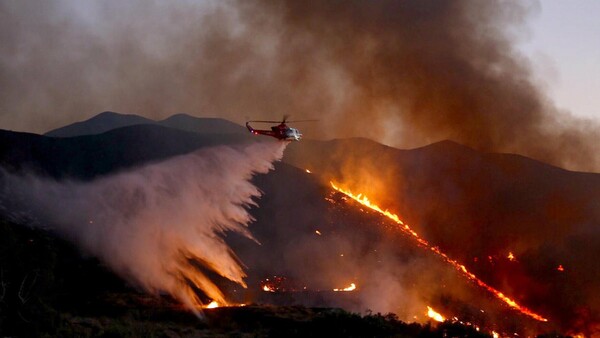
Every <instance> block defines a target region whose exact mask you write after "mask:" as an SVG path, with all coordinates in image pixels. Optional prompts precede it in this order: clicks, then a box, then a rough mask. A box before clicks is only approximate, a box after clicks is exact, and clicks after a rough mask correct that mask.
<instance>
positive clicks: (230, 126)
mask: <svg viewBox="0 0 600 338" xmlns="http://www.w3.org/2000/svg"><path fill="white" fill-rule="evenodd" d="M158 124H159V125H161V126H164V127H170V128H174V129H180V130H185V131H192V132H195V133H201V134H205V133H206V134H211V133H212V134H215V133H223V134H233V133H247V132H248V131H247V130H246V128H244V127H242V126H240V125H238V124H235V123H233V122H230V121H227V120H225V119H221V118H206V117H204V118H198V117H194V116H190V115H187V114H176V115H173V116H171V117H169V118H167V119H164V120H162V121H159V122H158Z"/></svg>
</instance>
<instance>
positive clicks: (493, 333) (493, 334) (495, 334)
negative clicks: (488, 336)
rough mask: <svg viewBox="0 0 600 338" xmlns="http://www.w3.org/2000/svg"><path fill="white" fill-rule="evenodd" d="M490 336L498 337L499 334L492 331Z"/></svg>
mask: <svg viewBox="0 0 600 338" xmlns="http://www.w3.org/2000/svg"><path fill="white" fill-rule="evenodd" d="M492 337H493V338H500V335H499V334H498V332H496V331H492Z"/></svg>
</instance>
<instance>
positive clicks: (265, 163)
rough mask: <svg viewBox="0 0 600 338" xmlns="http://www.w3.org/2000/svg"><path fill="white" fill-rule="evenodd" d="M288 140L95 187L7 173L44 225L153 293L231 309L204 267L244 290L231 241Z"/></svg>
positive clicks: (143, 170)
mask: <svg viewBox="0 0 600 338" xmlns="http://www.w3.org/2000/svg"><path fill="white" fill-rule="evenodd" d="M284 149H285V143H283V142H263V143H254V144H250V145H238V146H216V147H211V148H204V149H200V150H197V151H195V152H193V153H190V154H187V155H181V156H177V157H173V158H170V159H167V160H165V161H162V162H159V163H153V164H149V165H145V166H143V167H139V168H135V169H130V170H127V171H124V172H120V173H117V174H114V175H110V176H105V177H102V178H98V179H96V180H93V181H91V182H80V181H74V180H62V181H55V180H52V179H49V178H42V177H37V176H32V175H24V176H16V175H13V174H8V173H6V172H4V173H2V175H0V178H2V176H4V180H3V181H4V196H10V198H11V204H12V205H18V206H21V207H23V208H26V211H27V212H28V213H29V214H30V215H31V216H32V217H34V218H35V219H37V220H38V221H39V222H38V223H40V224H49V225H51V227H52V230H53V231H56V232H57V233H59V234H60V235H62V236H64V237H66V238H67V239H70V240H72V241H74V242H75V243H77V244H78V245H79V246H80V247H81V248H82V249H83V250H84V251H85V252H87V253H89V254H91V255H94V256H96V257H98V258H100V259H101V260H102V261H103V262H105V263H106V264H107V265H108V266H110V267H111V268H112V269H113V270H114V271H115V272H116V273H118V274H119V275H121V276H122V277H124V278H125V279H127V280H128V281H130V282H132V283H134V284H136V285H138V286H141V287H142V288H143V289H145V290H146V291H148V292H151V293H158V292H168V293H170V294H171V295H173V296H174V297H176V298H177V299H179V300H180V301H182V302H183V303H185V304H186V305H187V306H188V307H189V308H190V309H192V310H193V311H195V312H196V313H198V312H197V311H198V310H197V307H198V306H199V305H201V301H200V299H199V298H198V296H197V295H196V292H194V290H193V289H194V288H198V289H200V290H202V291H203V292H204V293H205V294H206V295H207V296H208V297H210V298H212V299H213V300H216V301H217V302H219V303H221V304H224V303H226V300H225V299H224V296H223V294H222V292H221V291H220V290H219V288H218V287H217V286H216V285H215V284H214V283H213V282H212V281H211V280H210V279H209V278H208V277H207V276H206V275H205V274H204V273H202V272H201V271H200V270H199V269H198V268H197V265H198V264H200V265H202V266H203V267H204V268H207V269H209V270H213V271H214V272H216V273H218V274H219V275H221V276H223V277H226V278H228V279H229V280H231V281H234V282H236V283H238V284H240V285H243V286H245V283H244V277H245V273H244V269H243V267H242V266H241V265H240V262H239V260H238V259H237V258H236V256H235V254H234V253H233V252H232V250H231V249H230V248H229V247H228V245H227V244H226V243H225V242H224V240H223V233H224V232H226V231H233V232H238V233H241V234H243V235H245V236H246V237H248V238H252V235H251V234H250V233H249V231H248V229H247V225H248V223H249V222H251V221H252V220H253V219H252V216H251V215H250V214H249V213H248V211H247V209H248V206H249V205H253V204H254V203H255V202H254V201H253V198H257V197H259V196H260V195H261V192H260V190H259V189H258V188H257V187H256V186H254V185H253V184H252V183H251V182H250V179H251V177H252V176H253V175H254V174H256V173H267V172H268V171H269V170H270V169H273V162H274V161H277V160H280V159H281V157H282V155H283V151H284Z"/></svg>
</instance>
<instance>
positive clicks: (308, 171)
mask: <svg viewBox="0 0 600 338" xmlns="http://www.w3.org/2000/svg"><path fill="white" fill-rule="evenodd" d="M304 171H306V172H307V173H309V174H312V172H311V171H310V170H308V169H304Z"/></svg>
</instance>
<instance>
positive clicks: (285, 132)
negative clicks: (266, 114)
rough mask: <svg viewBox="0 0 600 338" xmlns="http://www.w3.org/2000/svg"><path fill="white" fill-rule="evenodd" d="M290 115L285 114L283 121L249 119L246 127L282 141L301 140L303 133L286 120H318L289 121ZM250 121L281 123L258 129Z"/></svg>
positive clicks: (255, 132)
mask: <svg viewBox="0 0 600 338" xmlns="http://www.w3.org/2000/svg"><path fill="white" fill-rule="evenodd" d="M288 117H289V116H287V115H285V116H284V117H283V120H281V121H259V120H255V121H247V122H246V128H248V130H249V131H250V132H251V133H252V134H254V135H268V136H273V137H274V138H276V139H279V140H282V141H300V139H301V138H302V134H300V131H298V129H296V128H291V127H288V126H287V125H286V122H308V121H316V120H301V121H288V120H287V118H288ZM250 122H256V123H279V124H278V125H276V126H272V127H271V130H258V129H254V128H252V127H251V126H250Z"/></svg>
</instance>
